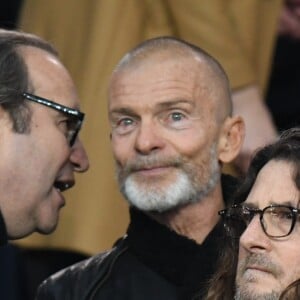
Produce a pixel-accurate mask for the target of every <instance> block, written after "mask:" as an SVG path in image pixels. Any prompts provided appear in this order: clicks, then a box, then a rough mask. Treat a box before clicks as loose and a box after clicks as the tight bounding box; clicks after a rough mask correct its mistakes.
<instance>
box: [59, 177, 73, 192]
mask: <svg viewBox="0 0 300 300" xmlns="http://www.w3.org/2000/svg"><path fill="white" fill-rule="evenodd" d="M74 184H75V182H74V181H59V180H57V181H55V182H54V187H55V188H56V189H57V190H58V191H60V192H64V191H66V190H68V189H70V188H71V187H72V186H74Z"/></svg>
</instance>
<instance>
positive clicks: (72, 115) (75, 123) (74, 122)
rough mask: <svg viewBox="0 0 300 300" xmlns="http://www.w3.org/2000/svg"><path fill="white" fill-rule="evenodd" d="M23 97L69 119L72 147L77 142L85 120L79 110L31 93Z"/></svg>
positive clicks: (68, 130) (69, 141)
mask: <svg viewBox="0 0 300 300" xmlns="http://www.w3.org/2000/svg"><path fill="white" fill-rule="evenodd" d="M22 95H23V97H24V98H25V99H27V100H30V101H33V102H36V103H39V104H42V105H45V106H48V107H50V108H52V109H55V110H57V111H59V112H61V113H63V114H65V115H67V116H68V117H69V119H68V123H67V140H68V143H69V145H70V147H72V146H73V145H74V143H75V141H76V138H77V135H78V133H79V131H80V129H81V125H82V122H83V120H84V113H82V112H80V111H79V110H77V109H73V108H70V107H67V106H64V105H61V104H59V103H56V102H54V101H51V100H48V99H45V98H42V97H39V96H36V95H33V94H29V93H23V94H22Z"/></svg>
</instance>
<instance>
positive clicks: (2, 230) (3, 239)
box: [0, 211, 7, 246]
mask: <svg viewBox="0 0 300 300" xmlns="http://www.w3.org/2000/svg"><path fill="white" fill-rule="evenodd" d="M6 243H7V231H6V226H5V223H4V219H3V216H2V214H1V211H0V246H3V245H5V244H6Z"/></svg>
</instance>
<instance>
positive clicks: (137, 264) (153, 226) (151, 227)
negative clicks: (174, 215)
mask: <svg viewBox="0 0 300 300" xmlns="http://www.w3.org/2000/svg"><path fill="white" fill-rule="evenodd" d="M222 181H223V183H226V184H225V190H224V197H225V198H228V196H226V195H230V194H231V193H232V189H233V188H234V187H235V184H236V182H235V181H233V180H232V179H231V178H228V177H226V178H223V180H222ZM130 214H131V223H130V225H129V228H128V230H127V235H126V236H125V237H123V238H122V239H120V240H119V241H118V242H117V244H116V245H115V247H114V248H113V249H112V250H110V251H108V252H104V253H101V254H98V255H95V256H93V257H92V258H90V259H88V260H85V261H83V262H80V263H78V264H76V265H73V266H71V267H68V268H67V269H64V270H62V271H60V272H58V273H57V274H55V275H53V276H51V277H50V278H48V279H47V280H46V281H44V282H43V284H42V285H41V286H40V288H39V291H38V295H37V300H50V299H51V300H54V299H55V300H71V299H72V300H76V299H78V300H79V299H80V300H92V299H99V300H100V299H103V300H104V299H105V300H106V299H109V300H127V299H128V300H171V299H172V300H175V299H180V300H183V299H184V300H191V299H200V298H201V295H202V294H205V286H206V284H207V281H208V280H209V278H210V277H211V275H212V274H213V272H214V270H215V266H216V261H217V258H218V255H219V251H220V250H221V249H222V244H223V242H224V241H223V239H224V237H223V236H224V233H223V227H222V225H221V224H217V225H216V226H215V228H214V229H213V230H212V231H211V232H210V234H209V235H208V236H207V238H206V239H205V241H204V242H203V243H202V244H201V245H199V244H197V243H196V242H194V241H193V240H190V239H188V238H186V237H184V236H181V235H178V234H177V233H175V232H174V231H172V230H170V229H169V228H167V227H166V226H163V225H161V224H159V223H157V222H156V221H154V220H153V219H151V218H150V217H148V216H147V215H145V214H144V213H143V212H141V211H138V210H136V209H131V211H130Z"/></svg>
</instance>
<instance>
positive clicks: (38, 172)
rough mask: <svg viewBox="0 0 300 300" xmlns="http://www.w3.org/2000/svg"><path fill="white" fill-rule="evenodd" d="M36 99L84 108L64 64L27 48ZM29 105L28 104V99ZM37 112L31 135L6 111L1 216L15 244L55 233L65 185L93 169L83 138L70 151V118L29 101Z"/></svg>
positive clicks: (24, 52)
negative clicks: (16, 126) (16, 129)
mask: <svg viewBox="0 0 300 300" xmlns="http://www.w3.org/2000/svg"><path fill="white" fill-rule="evenodd" d="M21 51H22V52H21V53H22V55H23V57H24V59H25V62H26V64H27V67H28V70H29V77H30V79H31V83H32V84H33V89H34V91H33V92H34V94H36V95H38V96H40V97H44V98H47V99H50V100H53V101H55V102H58V103H60V104H62V105H65V106H68V107H72V108H76V109H79V101H78V96H77V93H76V91H75V87H74V84H73V82H72V80H71V78H70V76H69V74H68V72H67V71H66V69H65V68H64V67H63V66H62V65H61V63H60V62H59V61H58V60H57V59H56V58H54V57H53V56H51V55H49V54H48V53H47V52H45V51H43V50H40V49H37V48H33V47H23V48H22V49H21ZM24 101H28V100H25V99H24ZM28 105H29V106H30V109H31V111H32V119H31V129H30V132H29V133H26V134H18V133H16V132H14V131H13V130H12V122H11V121H10V119H9V116H8V114H7V113H6V112H4V111H3V110H1V120H0V122H1V126H0V127H1V131H0V137H1V141H2V142H1V146H0V155H1V158H2V159H1V162H0V178H1V181H0V190H1V194H2V195H4V196H3V197H1V202H0V203H1V204H0V205H1V211H2V213H3V216H4V220H5V223H6V227H7V231H8V235H9V238H10V239H15V238H20V237H23V236H26V235H28V234H30V233H32V232H33V231H38V232H41V233H50V232H52V231H53V230H54V229H55V227H56V225H57V222H58V215H59V210H60V208H62V207H63V206H64V205H65V199H64V197H63V195H62V191H61V190H62V189H63V188H62V187H63V186H69V187H71V186H73V185H74V183H75V181H74V171H75V172H84V171H86V170H87V169H88V159H87V156H86V152H85V150H84V148H83V146H82V144H81V142H80V140H79V139H78V138H77V140H76V142H75V144H74V145H73V147H72V148H70V146H69V144H68V142H67V139H66V127H67V126H66V123H67V122H68V117H67V116H66V115H63V114H62V113H60V112H58V111H56V110H54V109H51V108H48V107H46V106H44V105H41V104H38V103H34V102H31V101H28Z"/></svg>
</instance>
